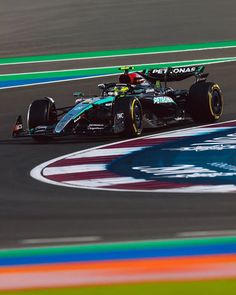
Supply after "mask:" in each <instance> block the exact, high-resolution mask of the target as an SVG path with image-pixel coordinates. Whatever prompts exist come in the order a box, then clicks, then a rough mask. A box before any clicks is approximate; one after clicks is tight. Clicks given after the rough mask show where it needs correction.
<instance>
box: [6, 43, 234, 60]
mask: <svg viewBox="0 0 236 295" xmlns="http://www.w3.org/2000/svg"><path fill="white" fill-rule="evenodd" d="M235 47H236V40H231V41H219V42H208V43H195V44H178V45H168V46H155V47H146V48H128V49H118V50H105V51H93V52H77V53H65V54H52V55H40V56H26V57H9V58H0V65H4V64H5V65H7V64H21V63H39V62H54V61H66V60H77V59H92V58H109V57H120V56H132V55H148V54H161V53H172V52H183V51H197V50H212V49H227V48H235Z"/></svg>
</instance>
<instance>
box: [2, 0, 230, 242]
mask: <svg viewBox="0 0 236 295" xmlns="http://www.w3.org/2000/svg"><path fill="white" fill-rule="evenodd" d="M0 5H1V10H0V11H1V12H0V40H1V46H0V55H1V56H2V57H4V56H19V55H34V54H50V53H62V52H73V51H74V52H77V51H86V50H104V49H113V48H128V47H142V46H152V45H153V46H155V45H166V44H176V43H181V42H182V43H191V42H204V41H205V42H209V41H217V40H230V39H231V40H233V39H236V38H235V37H236V36H235V24H236V21H235V13H234V12H235V6H236V4H235V1H233V0H232V1H230V0H228V1H218V0H217V1H216V0H215V1H213V0H207V1H187V0H180V1H172V0H170V1H167V0H165V1H164V0H163V1H154V0H153V1H151V0H148V1H139V0H137V1H128V2H127V1H119V2H117V1H108V0H101V1H94V0H91V1H88V0H83V1H75V0H70V1H62V0H54V1H44V0H41V1H37V2H36V1H30V0H21V1H16V0H8V1H5V0H2V1H1V4H0ZM173 11H174V12H175V13H173ZM111 16H112V17H111ZM137 20H138V21H137ZM157 20H158V21H157ZM81 28H82V29H81ZM118 45H119V46H118ZM228 52H229V51H226V52H225V56H233V52H232V51H231V52H230V54H228ZM221 54H222V53H219V55H221ZM182 56H183V54H182ZM182 56H181V58H182ZM192 56H193V54H192V53H188V54H187V53H186V54H184V58H185V59H186V60H187V59H191V58H192ZM198 56H199V57H200V58H207V57H209V53H204V52H201V53H198ZM234 56H235V52H234ZM162 57H163V58H167V57H164V56H162ZM152 58H153V60H152V61H153V62H156V59H155V56H154V57H152ZM158 58H159V59H161V56H158ZM171 59H173V60H174V59H175V60H180V59H179V56H175V57H174V56H173V55H172V56H170V57H169V60H171ZM136 60H137V62H139V63H145V62H150V61H151V59H150V57H142V58H141V59H140V60H139V59H138V57H136ZM111 62H113V64H116V63H117V64H119V63H120V62H122V63H123V62H124V60H119V59H118V58H117V59H115V60H112V61H108V63H111ZM83 63H84V66H91V61H88V63H86V61H83ZM64 65H65V67H66V68H69V67H70V66H72V67H73V65H71V63H70V64H68V65H66V64H64ZM77 66H78V65H77ZM77 66H76V67H77ZM54 67H57V65H54ZM30 69H31V70H36V69H35V66H34V67H33V66H32V68H31V66H29V65H28V68H27V71H30ZM18 70H19V68H18V69H17V68H12V72H14V71H18ZM207 70H208V71H209V72H210V73H211V80H215V81H217V82H219V83H220V85H221V87H222V89H223V92H224V96H225V111H224V116H223V118H222V120H231V119H235V117H236V116H235V106H236V103H235V74H236V69H235V63H226V64H218V65H211V66H208V67H207ZM106 80H107V81H109V80H114V78H109V79H106ZM99 82H104V78H101V79H91V80H83V81H74V82H66V83H58V84H49V85H40V86H33V87H25V88H16V89H5V90H1V91H0V104H1V108H0V121H1V124H0V135H1V137H0V155H1V156H0V157H1V177H0V247H1V248H4V247H16V246H19V245H20V242H21V241H22V240H24V239H30V238H53V237H78V236H101V237H102V239H103V240H104V241H111V240H114V241H120V240H133V239H135V240H137V239H152V238H172V237H175V236H176V235H177V233H179V232H189V231H202V230H224V229H227V230H228V229H235V226H236V196H235V195H234V194H229V195H223V194H214V195H210V194H201V195H199V194H185V195H181V194H166V193H165V194H153V193H151V194H149V193H130V192H119V193H118V192H117V193H115V192H102V191H92V190H78V189H72V188H65V187H57V186H52V185H48V184H44V183H41V182H38V181H36V180H34V179H32V178H31V177H30V176H29V172H30V170H31V169H32V168H33V167H35V166H36V165H38V164H40V163H42V162H45V161H47V160H50V159H52V158H55V157H58V156H61V155H63V154H67V153H72V152H75V151H78V150H82V149H85V148H90V147H93V146H96V145H101V144H105V143H110V142H113V141H114V140H117V139H116V138H110V137H107V138H104V137H103V138H82V139H79V140H69V141H63V142H58V141H56V142H54V143H51V144H35V143H34V142H32V141H31V140H28V139H27V140H25V139H24V140H23V139H21V140H12V139H11V138H10V133H11V127H12V124H13V122H14V120H15V117H16V116H17V115H18V114H19V113H23V114H25V110H26V108H27V106H28V104H29V103H30V102H31V101H32V99H36V98H41V97H43V96H45V95H47V96H52V97H55V98H56V100H57V104H58V106H59V107H60V106H63V105H65V104H69V105H70V104H71V103H73V97H72V95H71V94H72V92H74V91H75V90H77V89H83V90H84V92H86V93H87V94H94V93H96V84H97V83H99Z"/></svg>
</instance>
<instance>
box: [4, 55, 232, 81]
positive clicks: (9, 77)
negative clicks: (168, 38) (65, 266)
mask: <svg viewBox="0 0 236 295" xmlns="http://www.w3.org/2000/svg"><path fill="white" fill-rule="evenodd" d="M230 61H236V57H226V58H217V59H201V60H190V61H176V62H168V63H158V64H141V65H135V70H137V71H139V70H143V69H144V68H156V67H159V68H160V67H169V66H172V67H175V66H186V65H196V64H199V65H201V64H203V65H204V64H205V65H206V64H214V63H221V62H230ZM118 73H120V71H119V70H118V66H113V67H98V68H88V69H76V70H63V71H46V72H35V73H18V74H6V75H4V74H2V75H0V81H13V80H25V79H40V78H55V79H56V78H66V79H70V78H74V77H80V76H97V75H112V74H118Z"/></svg>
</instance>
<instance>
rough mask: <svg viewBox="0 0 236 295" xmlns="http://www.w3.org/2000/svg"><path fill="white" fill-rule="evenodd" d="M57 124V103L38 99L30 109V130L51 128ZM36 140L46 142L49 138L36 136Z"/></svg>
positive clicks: (28, 117) (28, 121) (28, 116)
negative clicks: (50, 126)
mask: <svg viewBox="0 0 236 295" xmlns="http://www.w3.org/2000/svg"><path fill="white" fill-rule="evenodd" d="M56 122H57V112H56V107H55V103H54V102H53V101H52V100H50V99H47V98H45V99H38V100H35V101H33V102H32V103H31V105H30V106H29V109H28V115H27V124H28V129H29V130H32V129H34V128H36V127H37V126H49V125H53V124H54V123H56ZM32 137H33V138H34V139H35V140H38V141H44V140H47V139H48V136H43V135H35V136H32Z"/></svg>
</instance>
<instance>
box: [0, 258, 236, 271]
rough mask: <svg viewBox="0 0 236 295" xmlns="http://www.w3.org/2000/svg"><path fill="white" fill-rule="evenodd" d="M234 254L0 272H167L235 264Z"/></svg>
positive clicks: (69, 264)
mask: <svg viewBox="0 0 236 295" xmlns="http://www.w3.org/2000/svg"><path fill="white" fill-rule="evenodd" d="M235 263H236V254H235V255H213V256H194V257H181V258H180V257H179V258H162V259H160V258H158V259H157V258H156V259H145V260H144V259H140V260H124V261H106V262H86V263H61V264H51V265H49V264H48V265H33V266H32V265H31V266H28V265H25V266H22V265H21V266H14V267H0V275H1V274H13V273H33V272H54V271H73V270H89V271H93V270H106V271H114V270H116V271H118V272H120V271H121V272H124V271H131V272H134V273H135V272H140V271H142V272H143V271H145V272H151V271H154V270H155V272H159V271H160V272H169V271H186V270H194V269H195V270H199V269H208V268H209V267H210V268H212V267H214V266H216V267H217V266H218V265H220V264H224V265H225V264H235Z"/></svg>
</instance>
